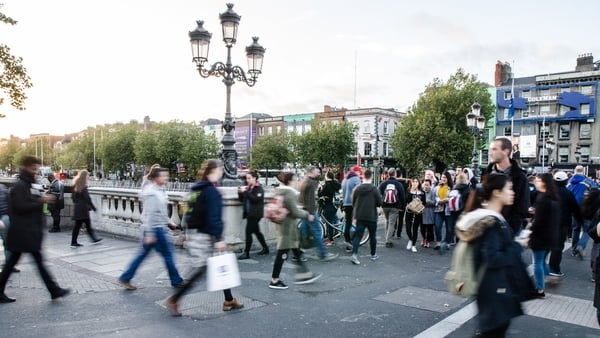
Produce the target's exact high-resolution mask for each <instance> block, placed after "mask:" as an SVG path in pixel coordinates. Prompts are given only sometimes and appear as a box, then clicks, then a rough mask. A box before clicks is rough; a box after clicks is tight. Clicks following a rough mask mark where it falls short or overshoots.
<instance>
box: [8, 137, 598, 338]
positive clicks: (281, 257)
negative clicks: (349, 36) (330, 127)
mask: <svg viewBox="0 0 600 338" xmlns="http://www.w3.org/2000/svg"><path fill="white" fill-rule="evenodd" d="M514 149H516V148H514V147H513V145H512V143H511V141H510V140H509V139H508V138H504V137H499V138H497V139H495V140H494V141H493V142H492V143H491V146H490V159H491V161H490V164H489V165H488V166H487V168H485V169H484V170H483V172H482V175H481V181H480V182H479V181H478V180H477V178H476V177H475V175H474V174H473V171H472V170H471V169H468V168H462V167H457V168H455V169H453V170H446V171H444V172H442V173H438V174H436V173H434V172H433V171H432V170H425V171H424V172H423V173H422V174H421V175H413V176H411V177H408V178H404V177H402V176H403V175H402V171H400V170H397V169H395V168H390V169H387V170H386V172H385V179H384V180H382V182H381V183H380V184H378V185H374V184H373V175H374V173H373V172H372V171H371V170H369V169H366V170H363V168H361V167H360V166H354V167H352V168H350V169H349V170H348V171H347V172H346V174H345V175H344V177H343V179H342V181H341V182H338V181H337V180H336V179H335V177H336V175H335V174H334V172H332V171H327V172H325V173H322V172H321V171H320V169H319V168H317V167H315V166H309V167H308V168H307V170H306V175H305V177H304V178H303V179H302V180H300V181H299V180H298V177H297V176H296V174H295V173H292V172H286V173H281V174H280V175H279V176H278V179H279V180H280V182H281V185H280V186H279V187H278V188H276V190H275V192H274V194H275V195H277V196H280V197H281V200H282V201H283V206H284V208H285V209H286V210H287V216H286V217H285V219H284V220H283V221H281V222H278V223H277V224H275V227H276V233H277V236H276V254H275V258H274V263H273V270H272V273H271V280H270V282H269V283H268V287H269V288H272V289H279V290H283V289H287V288H288V286H287V284H286V282H284V281H283V280H282V278H281V276H280V275H281V270H282V267H283V263H284V261H285V260H286V259H288V254H289V253H290V252H291V254H292V255H291V259H290V261H291V262H293V263H295V264H296V267H297V270H296V273H295V275H294V283H295V284H307V283H313V282H315V281H316V280H317V279H318V278H319V277H321V275H320V274H316V273H313V272H311V271H310V269H309V267H308V264H307V263H306V262H307V258H306V257H305V256H304V254H303V253H304V250H303V249H301V248H300V243H301V242H302V240H303V239H306V238H310V239H311V240H312V241H314V243H313V246H314V247H315V249H314V250H315V252H316V253H317V256H318V258H319V259H320V260H322V261H326V262H327V261H333V260H335V259H336V258H337V257H338V254H334V253H331V252H329V249H330V248H331V246H334V245H344V246H345V248H346V252H347V253H349V255H350V261H351V263H352V264H354V265H360V264H361V262H360V260H359V255H358V251H359V247H360V240H361V238H362V237H363V234H364V232H365V231H368V232H369V234H370V239H369V247H370V254H369V256H368V258H370V259H371V260H373V261H375V260H377V259H379V253H378V252H377V249H378V248H377V225H378V219H379V215H380V214H382V215H383V218H384V221H383V223H384V229H383V232H382V236H381V238H380V239H381V240H382V241H383V242H384V247H385V249H384V250H387V249H390V248H393V247H394V246H395V244H397V243H399V242H400V241H402V242H404V241H403V240H402V237H403V235H405V236H406V242H405V243H406V249H407V250H408V251H409V252H411V253H416V252H418V251H419V250H421V249H429V248H430V249H431V250H437V251H438V252H439V253H440V254H444V253H445V252H448V251H449V250H452V248H453V246H455V245H456V244H457V242H458V241H466V242H472V243H475V244H476V246H475V248H476V250H477V251H476V254H475V257H476V266H477V267H478V268H481V267H483V271H484V272H483V274H482V277H481V287H480V290H479V293H478V295H477V304H478V308H479V313H480V325H479V330H480V331H481V335H482V336H503V335H504V334H505V332H506V330H507V329H508V326H509V324H510V319H511V318H513V317H515V316H518V315H520V314H522V313H523V312H522V309H521V305H520V303H521V302H522V301H525V300H528V299H532V298H537V299H544V298H545V297H546V282H547V278H548V277H549V276H551V277H554V278H562V277H564V275H565V274H564V272H563V269H562V268H561V264H562V255H563V248H564V246H565V245H568V244H566V243H569V242H570V243H571V244H570V245H571V249H570V250H569V253H570V254H571V255H573V256H574V257H577V258H579V259H581V260H583V259H584V254H585V248H586V246H587V242H588V241H589V239H590V238H591V239H592V240H593V242H594V243H593V248H592V254H591V257H590V262H591V272H592V276H591V278H592V281H596V280H598V278H597V275H598V274H599V273H600V270H599V269H598V264H600V260H598V259H597V256H598V254H599V251H600V198H599V197H598V195H599V194H600V193H599V192H598V185H597V184H596V182H594V181H593V180H592V179H590V178H589V177H586V176H585V175H584V170H583V169H584V168H583V167H582V166H577V167H575V169H574V172H573V173H572V174H571V173H567V172H564V171H560V170H556V171H553V172H551V173H542V174H539V175H536V174H530V175H528V174H527V172H526V171H525V170H524V169H523V168H522V167H521V166H520V163H519V161H518V159H515V158H514V157H513V156H514V153H513V151H514ZM36 168H39V160H37V159H36V158H35V157H26V158H25V160H24V162H23V165H22V168H21V175H20V176H19V179H18V182H17V184H15V186H14V187H13V188H12V189H11V190H10V192H9V190H7V189H6V188H5V187H0V217H1V222H0V230H1V231H0V234H2V239H3V240H4V243H5V245H4V247H5V266H4V268H3V270H2V273H1V274H0V302H1V303H8V302H13V301H14V299H13V298H10V297H8V296H7V295H5V293H4V289H5V286H6V282H7V280H8V278H9V276H10V274H11V273H14V272H18V269H17V268H16V264H17V262H18V261H19V258H20V256H21V255H22V253H31V254H32V255H33V257H34V260H35V263H36V264H37V266H38V269H39V271H40V275H41V276H42V279H43V280H44V282H45V284H46V286H47V288H48V291H49V292H50V295H51V298H52V299H55V298H60V297H63V296H65V295H67V294H68V293H69V290H67V289H63V288H60V287H59V286H58V284H57V283H56V282H55V281H54V279H53V277H52V275H51V274H50V272H49V271H48V270H47V269H46V268H45V266H44V264H43V259H42V254H41V250H40V248H41V238H42V236H41V231H42V229H41V227H42V224H43V222H42V221H41V217H42V216H43V209H42V208H43V205H44V204H48V205H49V206H50V207H49V210H50V213H51V215H52V217H53V224H52V227H51V229H50V232H58V231H60V209H61V208H62V207H64V201H63V199H64V197H63V195H64V188H63V187H62V186H61V184H60V182H58V181H57V180H56V179H55V178H54V177H50V179H51V182H52V183H51V186H50V190H49V191H48V192H49V193H48V194H35V193H34V192H35V189H31V185H32V184H33V183H34V181H35V174H36ZM222 173H223V169H222V164H221V163H220V162H219V161H217V160H209V161H206V162H205V163H203V165H202V167H201V169H200V170H199V172H198V176H197V183H196V184H195V185H194V186H193V187H192V188H191V194H190V202H189V206H188V207H189V209H190V210H188V212H187V213H186V223H187V227H188V240H187V242H186V247H187V250H188V253H189V255H190V256H192V257H194V258H195V259H194V262H195V265H196V268H197V269H196V271H195V272H194V273H193V274H192V275H191V276H190V277H189V278H187V279H184V278H183V277H182V276H180V274H179V272H178V270H177V267H176V264H175V261H174V255H173V243H171V242H170V241H169V239H168V237H167V236H166V232H167V231H168V230H169V229H175V228H177V227H178V225H177V224H172V223H171V222H170V218H169V216H168V209H167V205H168V199H167V196H166V193H165V190H164V184H165V183H166V182H167V181H168V179H169V177H168V171H167V170H166V169H163V168H160V166H158V165H155V166H153V167H151V168H150V169H149V171H148V173H147V175H146V177H145V181H144V184H143V188H142V194H141V199H142V201H143V203H144V209H143V214H142V223H143V236H142V242H141V247H140V252H139V254H138V255H137V256H136V257H135V258H134V259H133V260H132V262H131V264H130V266H129V267H128V268H127V269H126V270H125V272H124V273H123V274H122V275H121V276H120V277H119V279H118V282H119V283H120V284H121V285H122V286H123V287H124V288H125V289H127V290H135V289H136V288H137V287H136V286H135V285H134V284H132V282H131V280H132V279H133V277H134V275H135V272H136V270H137V268H138V267H139V266H140V264H141V263H142V262H143V261H144V259H145V257H146V256H147V254H148V253H149V252H150V251H151V250H152V249H156V250H157V251H158V252H159V253H160V254H161V255H162V256H163V258H164V260H165V264H166V266H167V270H168V272H169V277H170V279H171V285H172V286H173V287H174V288H176V291H175V293H174V294H173V295H172V296H171V297H169V298H168V299H167V300H166V302H165V306H166V307H167V308H168V309H169V310H170V311H171V313H172V314H173V315H174V316H180V315H181V312H180V310H179V303H180V299H181V298H182V297H183V296H184V295H185V293H186V292H188V290H189V289H190V288H191V287H192V285H193V284H194V283H195V282H196V281H197V280H198V279H199V278H201V277H203V276H204V275H205V274H206V259H207V258H208V257H209V256H211V255H213V253H216V252H223V251H225V250H226V249H227V245H226V244H225V242H224V237H223V232H224V223H223V220H222V208H223V201H222V196H221V193H220V192H219V190H218V189H217V188H216V186H217V185H218V182H219V181H220V179H221V176H222ZM86 174H87V172H85V171H83V172H81V173H80V174H79V175H78V176H77V177H76V178H75V186H74V190H73V201H74V204H75V209H74V210H75V215H74V224H75V226H74V228H73V233H72V241H71V246H72V247H73V248H77V247H79V246H80V244H79V243H78V242H77V238H78V234H79V232H80V228H81V227H82V226H83V225H85V227H86V228H87V233H88V235H89V236H90V238H91V241H92V243H98V242H100V241H101V238H99V237H97V236H96V234H95V232H94V230H93V228H92V226H91V221H90V215H89V212H90V210H95V206H94V204H93V203H92V201H91V199H90V196H89V193H88V191H87V175H86ZM258 176H259V175H258V173H257V172H256V171H250V172H249V173H248V174H247V175H246V177H245V183H246V184H245V185H244V186H242V187H239V189H238V197H239V200H240V202H241V203H242V207H243V218H244V219H246V225H245V236H246V237H245V245H244V248H243V251H242V254H241V255H239V256H238V259H240V260H244V259H249V258H250V257H251V252H250V251H251V248H252V244H253V236H255V237H256V238H257V239H258V242H259V244H260V246H261V250H260V251H259V252H258V253H257V255H262V256H268V255H269V253H270V250H269V244H268V243H267V241H266V240H265V236H264V235H263V233H262V232H261V230H260V227H259V224H260V220H261V219H262V218H263V217H264V213H263V211H264V208H265V191H264V190H263V188H262V186H261V184H260V182H259V180H258V178H259V177H258ZM321 176H323V178H324V181H323V182H320V180H319V179H320V177H321ZM528 176H529V177H528ZM338 194H340V195H341V197H340V198H341V205H339V206H338V205H336V204H335V203H334V200H336V198H337V195H338ZM338 207H339V208H341V210H339V211H340V212H341V213H343V217H344V220H343V221H341V222H343V223H344V226H343V227H341V228H342V229H343V236H341V238H340V239H337V237H336V236H335V229H334V228H333V227H331V226H329V227H327V228H326V229H325V233H322V228H321V222H320V219H319V218H320V217H325V218H326V220H327V222H326V223H328V224H330V225H331V224H336V225H337V224H339V223H340V217H339V215H338ZM319 208H322V212H319ZM57 218H58V219H57ZM298 224H300V227H299V228H298ZM351 229H354V231H352V230H351ZM403 229H405V230H404V231H403ZM403 232H404V233H403ZM419 235H420V236H419ZM336 239H337V243H336ZM515 239H517V240H515ZM419 247H420V248H419ZM523 249H530V250H531V253H532V254H531V256H532V262H531V263H532V265H533V276H531V278H530V279H529V278H527V279H528V282H529V284H528V283H527V282H525V281H523V280H520V279H518V278H516V279H510V278H507V277H506V276H508V275H507V273H509V274H512V275H517V276H518V275H520V274H522V273H525V272H524V270H523V271H520V270H519V271H515V267H516V266H518V267H519V268H518V269H520V266H521V265H523V264H515V262H516V261H520V262H521V263H523V258H522V257H523V255H522V251H523ZM523 266H524V265H523ZM528 288H531V289H532V290H533V292H531V293H530V292H527V289H528ZM499 289H502V290H505V291H504V293H505V294H503V295H498V294H497V293H496V290H499ZM597 289H599V288H598V286H597ZM223 292H224V297H225V300H224V303H223V310H224V311H229V310H232V309H239V308H242V307H243V304H242V303H240V302H238V301H237V300H236V299H235V298H234V297H233V295H232V292H231V290H230V289H226V290H224V291H223ZM507 297H508V298H507ZM595 306H597V307H598V308H600V289H599V290H597V292H596V296H595ZM598 321H599V323H600V310H599V311H598Z"/></svg>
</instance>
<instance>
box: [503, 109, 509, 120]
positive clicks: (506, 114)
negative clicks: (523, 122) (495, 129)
mask: <svg viewBox="0 0 600 338" xmlns="http://www.w3.org/2000/svg"><path fill="white" fill-rule="evenodd" d="M502 113H503V114H504V117H503V118H502V119H503V120H509V119H510V118H509V117H508V108H504V111H503V112H502Z"/></svg>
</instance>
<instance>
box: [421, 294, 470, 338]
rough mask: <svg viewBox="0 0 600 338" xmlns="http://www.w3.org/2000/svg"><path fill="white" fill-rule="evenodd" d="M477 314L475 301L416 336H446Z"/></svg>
mask: <svg viewBox="0 0 600 338" xmlns="http://www.w3.org/2000/svg"><path fill="white" fill-rule="evenodd" d="M475 315H477V304H475V302H474V301H473V302H471V303H469V304H468V305H467V306H465V307H463V308H462V309H460V310H458V311H456V312H455V313H453V314H451V315H450V316H448V317H446V318H445V319H444V320H442V321H440V322H438V323H437V324H435V325H433V326H432V327H430V328H428V329H427V330H425V331H423V332H421V333H419V334H418V335H416V336H415V338H431V337H436V338H437V337H445V336H447V335H449V334H450V333H452V332H454V331H456V330H457V329H458V328H459V327H461V326H462V325H463V324H464V323H466V322H468V321H469V320H471V318H473V317H475Z"/></svg>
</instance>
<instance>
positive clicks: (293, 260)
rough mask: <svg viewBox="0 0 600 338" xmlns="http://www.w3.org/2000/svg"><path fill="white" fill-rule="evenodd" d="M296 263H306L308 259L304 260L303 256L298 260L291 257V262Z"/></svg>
mask: <svg viewBox="0 0 600 338" xmlns="http://www.w3.org/2000/svg"><path fill="white" fill-rule="evenodd" d="M298 261H303V262H306V261H308V258H306V257H304V256H302V257H300V259H298V257H292V262H294V263H298Z"/></svg>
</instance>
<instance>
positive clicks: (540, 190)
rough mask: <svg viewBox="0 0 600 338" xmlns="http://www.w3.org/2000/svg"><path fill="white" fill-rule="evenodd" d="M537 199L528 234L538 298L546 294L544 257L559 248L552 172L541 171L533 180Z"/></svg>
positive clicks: (546, 266) (558, 230) (558, 225)
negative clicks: (529, 233)
mask: <svg viewBox="0 0 600 338" xmlns="http://www.w3.org/2000/svg"><path fill="white" fill-rule="evenodd" d="M535 187H536V189H537V199H536V201H535V204H534V208H535V215H534V219H533V223H532V226H531V235H529V247H530V248H531V250H532V251H533V272H534V279H535V285H536V290H537V293H538V295H537V296H538V298H544V297H545V296H546V294H545V292H544V289H545V280H544V279H545V277H546V276H547V275H549V274H550V268H549V266H548V263H546V258H547V257H548V255H549V254H550V250H555V249H558V248H560V246H559V236H560V224H559V222H560V204H559V202H558V199H559V195H558V191H557V189H556V185H555V184H554V180H553V178H552V174H550V173H543V174H541V175H539V176H538V177H537V178H536V180H535Z"/></svg>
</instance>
